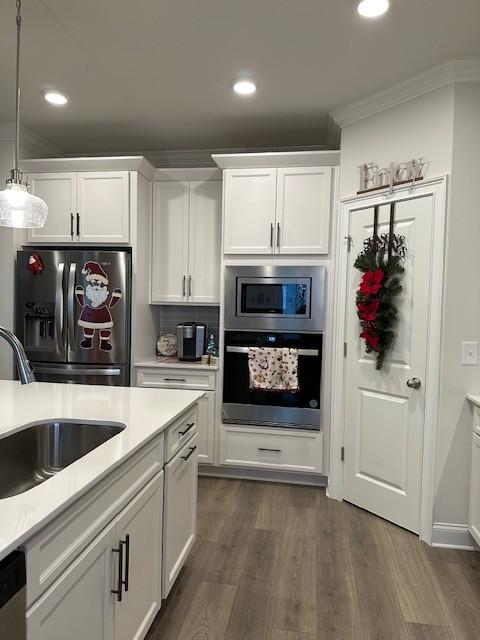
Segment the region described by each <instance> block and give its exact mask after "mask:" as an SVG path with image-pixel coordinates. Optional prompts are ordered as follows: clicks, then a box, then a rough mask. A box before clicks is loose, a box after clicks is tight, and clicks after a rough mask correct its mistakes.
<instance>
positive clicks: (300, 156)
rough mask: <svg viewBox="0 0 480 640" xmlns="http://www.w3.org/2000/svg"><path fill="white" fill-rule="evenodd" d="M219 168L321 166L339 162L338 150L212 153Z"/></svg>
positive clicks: (333, 164)
mask: <svg viewBox="0 0 480 640" xmlns="http://www.w3.org/2000/svg"><path fill="white" fill-rule="evenodd" d="M212 158H213V159H214V160H215V162H216V163H217V165H218V166H219V167H220V168H221V169H242V168H257V169H259V168H269V167H322V166H335V165H339V164H340V151H324V150H320V151H319V150H315V151H288V152H285V151H280V152H279V151H275V152H273V153H272V152H268V153H214V154H213V155H212Z"/></svg>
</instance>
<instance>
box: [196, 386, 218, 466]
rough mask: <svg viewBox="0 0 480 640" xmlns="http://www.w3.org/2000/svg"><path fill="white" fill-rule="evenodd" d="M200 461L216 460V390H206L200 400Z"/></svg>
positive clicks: (209, 461) (210, 461)
mask: <svg viewBox="0 0 480 640" xmlns="http://www.w3.org/2000/svg"><path fill="white" fill-rule="evenodd" d="M198 424H199V433H198V462H200V463H202V464H205V463H209V464H210V463H211V464H213V462H214V460H215V391H205V394H204V396H203V398H200V400H199V401H198Z"/></svg>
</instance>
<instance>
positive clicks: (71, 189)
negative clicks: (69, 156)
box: [27, 173, 77, 243]
mask: <svg viewBox="0 0 480 640" xmlns="http://www.w3.org/2000/svg"><path fill="white" fill-rule="evenodd" d="M28 181H29V183H30V185H31V189H32V193H33V194H34V195H36V196H38V197H39V198H41V199H42V200H44V201H45V202H46V204H47V206H48V216H47V221H46V224H45V226H44V227H41V228H40V229H29V230H28V234H27V238H28V242H32V243H38V242H58V243H64V242H72V240H73V239H74V237H75V239H76V236H74V234H75V232H76V228H75V223H76V220H75V214H76V211H77V188H76V185H77V182H76V174H75V173H35V174H31V175H29V176H28ZM72 214H73V216H74V217H73V218H72Z"/></svg>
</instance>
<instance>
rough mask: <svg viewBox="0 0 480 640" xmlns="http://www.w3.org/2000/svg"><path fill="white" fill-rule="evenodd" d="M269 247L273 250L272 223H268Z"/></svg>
mask: <svg viewBox="0 0 480 640" xmlns="http://www.w3.org/2000/svg"><path fill="white" fill-rule="evenodd" d="M270 246H271V247H272V249H273V222H271V223H270Z"/></svg>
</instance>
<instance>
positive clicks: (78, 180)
mask: <svg viewBox="0 0 480 640" xmlns="http://www.w3.org/2000/svg"><path fill="white" fill-rule="evenodd" d="M28 179H29V182H30V185H31V188H32V193H34V194H35V195H36V196H39V197H40V198H42V200H44V201H45V202H46V203H47V206H48V217H47V222H46V224H45V226H44V227H42V228H40V229H29V231H28V234H27V238H28V242H30V243H35V244H37V243H50V242H51V243H62V244H63V243H71V242H86V243H96V244H125V243H128V242H129V241H130V200H129V198H130V190H129V172H128V171H85V172H75V173H64V172H58V173H34V174H29V176H28Z"/></svg>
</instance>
